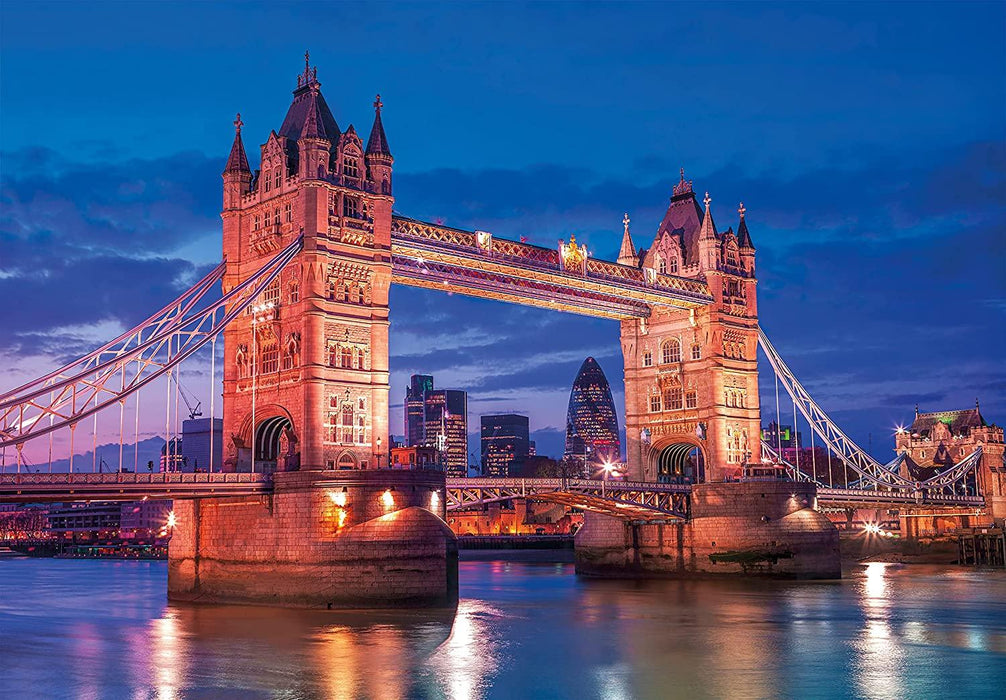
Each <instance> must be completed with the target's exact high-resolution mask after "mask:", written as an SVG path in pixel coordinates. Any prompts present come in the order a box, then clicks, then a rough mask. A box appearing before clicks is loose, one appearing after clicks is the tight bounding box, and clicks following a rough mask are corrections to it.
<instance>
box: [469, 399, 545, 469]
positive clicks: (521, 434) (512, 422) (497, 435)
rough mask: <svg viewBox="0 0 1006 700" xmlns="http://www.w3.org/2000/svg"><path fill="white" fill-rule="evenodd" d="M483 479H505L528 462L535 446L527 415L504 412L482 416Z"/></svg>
mask: <svg viewBox="0 0 1006 700" xmlns="http://www.w3.org/2000/svg"><path fill="white" fill-rule="evenodd" d="M480 424H481V425H480V428H481V440H482V476H494V477H505V476H510V475H511V470H513V469H514V468H515V467H517V466H520V465H521V464H522V463H524V462H526V461H527V458H528V456H529V455H530V454H532V451H531V445H532V444H533V443H532V442H531V440H530V439H529V437H530V433H529V431H528V419H527V416H521V415H518V414H516V413H503V414H496V415H489V416H482V418H481V420H480Z"/></svg>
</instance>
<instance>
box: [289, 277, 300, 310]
mask: <svg viewBox="0 0 1006 700" xmlns="http://www.w3.org/2000/svg"><path fill="white" fill-rule="evenodd" d="M298 301H300V282H298V281H297V280H293V281H292V282H290V303H291V304H296V303H297V302H298Z"/></svg>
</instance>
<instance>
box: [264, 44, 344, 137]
mask: <svg viewBox="0 0 1006 700" xmlns="http://www.w3.org/2000/svg"><path fill="white" fill-rule="evenodd" d="M304 56H305V60H304V72H303V73H302V74H301V75H298V76H297V89H296V90H294V91H293V103H292V104H291V105H290V109H288V110H287V112H286V118H285V119H284V120H283V126H281V127H280V128H279V135H280V136H283V137H284V138H286V139H287V142H288V146H292V145H293V144H295V143H296V142H297V141H298V140H299V139H302V138H322V139H328V140H329V141H332V142H335V141H336V140H337V139H338V138H339V134H340V133H341V132H340V131H339V125H338V124H337V123H336V121H335V117H333V116H332V110H330V109H329V108H328V103H326V102H325V97H324V96H323V95H322V94H321V83H320V82H318V69H317V68H316V67H314V68H312V67H310V66H309V65H308V55H307V54H305V55H304Z"/></svg>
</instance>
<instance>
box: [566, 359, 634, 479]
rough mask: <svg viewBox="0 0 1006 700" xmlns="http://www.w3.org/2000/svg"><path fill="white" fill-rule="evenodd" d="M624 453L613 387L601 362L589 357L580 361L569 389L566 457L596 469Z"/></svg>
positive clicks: (575, 463)
mask: <svg viewBox="0 0 1006 700" xmlns="http://www.w3.org/2000/svg"><path fill="white" fill-rule="evenodd" d="M621 456H622V441H621V439H620V438H619V435H618V415H617V414H616V413H615V402H614V401H613V400H612V398H611V387H610V386H609V385H608V378H607V377H605V376H604V370H602V369H601V365H599V364H597V360H595V359H594V358H593V357H588V358H587V359H586V360H584V361H583V364H582V365H580V371H579V372H577V374H576V379H574V380H573V389H572V390H571V391H570V392H569V408H568V410H567V412H566V450H565V454H564V455H563V458H564V459H565V460H566V461H567V462H569V463H571V464H573V465H581V466H583V468H584V470H585V471H587V472H593V471H594V470H595V468H596V467H597V466H599V465H601V464H603V463H605V462H620V461H621ZM590 475H591V474H590V473H588V476H590Z"/></svg>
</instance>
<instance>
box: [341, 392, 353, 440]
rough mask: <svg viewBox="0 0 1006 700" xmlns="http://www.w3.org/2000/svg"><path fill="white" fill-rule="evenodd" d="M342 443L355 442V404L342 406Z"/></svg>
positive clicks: (347, 403)
mask: <svg viewBox="0 0 1006 700" xmlns="http://www.w3.org/2000/svg"><path fill="white" fill-rule="evenodd" d="M342 441H343V442H353V404H351V403H349V402H348V401H347V402H346V403H344V404H342Z"/></svg>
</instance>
